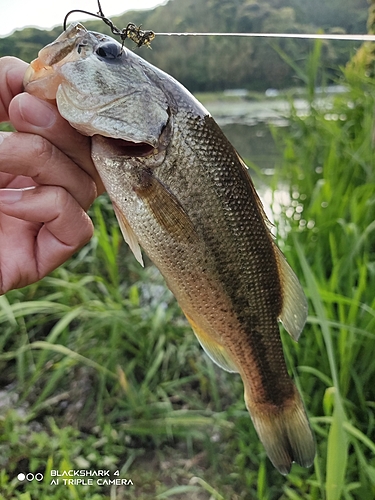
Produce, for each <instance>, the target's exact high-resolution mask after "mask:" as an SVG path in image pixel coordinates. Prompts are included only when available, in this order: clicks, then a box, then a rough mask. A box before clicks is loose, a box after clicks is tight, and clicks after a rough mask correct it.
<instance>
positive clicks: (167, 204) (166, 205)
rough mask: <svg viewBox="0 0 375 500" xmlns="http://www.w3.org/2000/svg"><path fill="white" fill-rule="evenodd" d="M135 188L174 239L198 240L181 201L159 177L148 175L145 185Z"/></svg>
mask: <svg viewBox="0 0 375 500" xmlns="http://www.w3.org/2000/svg"><path fill="white" fill-rule="evenodd" d="M134 190H135V192H136V193H137V195H138V196H139V197H140V198H142V200H143V202H144V203H145V204H146V205H147V206H148V207H149V209H150V211H151V212H152V214H153V216H154V217H155V219H156V220H157V221H158V223H159V224H160V226H161V227H162V228H163V229H164V230H165V231H166V232H167V233H168V234H169V235H171V236H172V237H173V238H174V239H176V240H177V241H180V242H181V241H182V242H186V243H192V242H194V241H197V240H198V235H197V233H196V231H195V228H194V225H193V223H192V222H191V220H190V218H189V216H188V214H187V213H186V212H185V210H184V208H183V207H182V205H181V203H180V202H179V201H178V199H177V198H176V196H175V195H174V194H173V193H171V192H170V191H169V190H168V189H167V188H166V187H165V186H164V185H163V184H162V183H161V182H160V181H159V180H158V179H156V178H155V177H153V176H152V175H148V176H147V177H146V178H145V181H144V187H143V186H142V187H137V188H135V189H134Z"/></svg>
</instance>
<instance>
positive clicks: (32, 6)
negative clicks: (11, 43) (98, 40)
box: [0, 0, 165, 43]
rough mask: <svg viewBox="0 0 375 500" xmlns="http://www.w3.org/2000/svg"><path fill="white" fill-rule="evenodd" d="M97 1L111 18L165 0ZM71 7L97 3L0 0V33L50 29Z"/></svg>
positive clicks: (89, 6)
mask: <svg viewBox="0 0 375 500" xmlns="http://www.w3.org/2000/svg"><path fill="white" fill-rule="evenodd" d="M100 3H101V6H102V9H103V12H104V14H105V15H106V16H107V17H111V16H115V15H118V14H122V13H123V12H125V11H127V10H133V9H137V10H141V9H150V8H152V7H155V6H156V5H160V4H162V3H165V0H101V2H100ZM73 9H81V10H87V11H89V12H94V13H96V12H97V11H98V5H97V1H96V0H0V36H4V35H8V34H10V33H11V32H12V31H14V30H15V29H18V28H23V27H25V26H36V27H38V28H52V27H53V26H56V25H57V24H60V25H62V23H63V20H64V17H65V15H66V14H67V13H68V12H69V11H70V10H73ZM86 19H87V16H86ZM74 20H82V21H84V20H85V16H84V14H74V15H73V14H72V16H71V17H69V21H70V22H72V21H74ZM130 21H131V19H130ZM0 43H1V41H0Z"/></svg>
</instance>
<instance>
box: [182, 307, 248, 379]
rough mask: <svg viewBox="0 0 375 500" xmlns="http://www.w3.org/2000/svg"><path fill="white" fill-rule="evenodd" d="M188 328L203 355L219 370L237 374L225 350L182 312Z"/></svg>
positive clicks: (236, 369)
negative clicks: (195, 338) (190, 328)
mask: <svg viewBox="0 0 375 500" xmlns="http://www.w3.org/2000/svg"><path fill="white" fill-rule="evenodd" d="M184 314H185V316H186V318H187V320H188V321H189V323H190V326H191V327H192V329H193V332H194V333H195V336H196V337H197V339H198V340H199V343H200V345H201V346H202V348H203V350H204V351H205V353H206V354H207V355H208V356H209V357H210V358H211V359H212V361H213V362H214V363H216V364H217V365H218V366H220V368H222V369H223V370H225V371H227V372H232V373H238V368H237V367H236V365H235V364H234V362H233V361H232V359H231V358H230V356H229V355H228V353H227V351H226V350H225V348H224V347H223V346H222V345H221V344H219V342H217V341H216V340H214V339H213V338H212V337H211V336H209V335H208V334H207V333H206V332H205V331H204V330H203V329H202V328H200V327H199V326H198V325H197V324H196V323H194V321H193V320H192V319H191V318H190V317H189V316H188V315H187V314H186V313H185V312H184Z"/></svg>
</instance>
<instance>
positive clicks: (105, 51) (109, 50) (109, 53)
mask: <svg viewBox="0 0 375 500" xmlns="http://www.w3.org/2000/svg"><path fill="white" fill-rule="evenodd" d="M96 54H97V55H98V56H99V57H101V58H102V59H116V58H117V57H121V54H122V51H121V46H120V45H118V44H117V43H113V42H107V43H103V45H101V46H100V47H99V48H98V49H97V50H96Z"/></svg>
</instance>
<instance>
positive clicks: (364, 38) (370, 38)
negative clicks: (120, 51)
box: [155, 33, 375, 42]
mask: <svg viewBox="0 0 375 500" xmlns="http://www.w3.org/2000/svg"><path fill="white" fill-rule="evenodd" d="M155 36H231V37H232V36H233V37H249V38H251V37H254V38H300V39H301V38H303V39H308V40H348V41H356V42H375V35H361V34H356V35H347V34H341V35H339V34H333V33H327V34H322V33H155Z"/></svg>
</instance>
